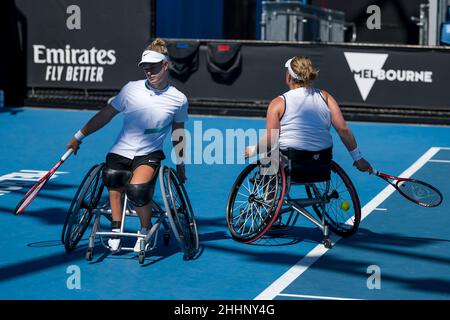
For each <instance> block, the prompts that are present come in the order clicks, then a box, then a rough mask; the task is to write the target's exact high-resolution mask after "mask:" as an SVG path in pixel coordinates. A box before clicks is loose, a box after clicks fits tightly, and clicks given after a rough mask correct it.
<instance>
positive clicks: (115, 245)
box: [108, 229, 121, 253]
mask: <svg viewBox="0 0 450 320" xmlns="http://www.w3.org/2000/svg"><path fill="white" fill-rule="evenodd" d="M112 232H117V233H119V232H120V229H112ZM108 246H109V250H111V252H113V253H116V252H119V251H120V248H121V245H120V238H109V239H108Z"/></svg>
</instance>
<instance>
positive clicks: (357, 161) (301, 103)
mask: <svg viewBox="0 0 450 320" xmlns="http://www.w3.org/2000/svg"><path fill="white" fill-rule="evenodd" d="M285 67H286V85H287V86H288V88H289V91H288V92H286V93H284V94H283V95H281V96H279V97H277V98H275V99H274V100H272V102H271V103H270V104H269V107H268V110H267V118H266V129H267V136H266V141H267V142H266V143H267V145H268V146H269V147H270V142H271V141H273V140H271V139H272V137H271V132H273V130H275V132H279V133H280V135H279V139H278V142H279V147H280V149H281V150H282V151H283V150H288V149H295V150H306V151H314V152H318V151H319V153H321V152H323V153H329V150H330V149H331V148H332V147H333V140H332V137H331V134H330V127H331V125H333V127H334V128H335V129H336V131H337V133H338V134H339V137H340V138H341V140H342V142H343V143H344V145H345V146H346V148H347V150H348V151H349V153H350V155H351V156H352V158H353V160H354V166H355V167H356V168H357V169H358V170H360V171H362V172H365V171H371V170H372V167H371V165H370V163H369V162H367V160H365V159H364V158H363V155H362V153H361V151H360V150H359V148H358V146H357V144H356V139H355V137H354V135H353V133H352V131H351V130H350V128H349V127H348V126H347V123H346V122H345V120H344V117H343V116H342V113H341V109H340V108H339V105H338V103H337V102H336V100H335V99H334V98H333V96H331V95H330V94H329V93H328V92H326V91H325V90H320V89H317V88H314V87H312V81H313V80H314V79H316V77H317V75H318V71H317V69H315V68H314V66H313V64H312V62H311V60H310V59H309V58H308V57H303V56H296V57H293V58H291V59H289V60H288V61H287V62H286V63H285ZM257 149H258V146H249V147H247V148H246V149H245V157H250V156H253V155H255V154H256V152H257Z"/></svg>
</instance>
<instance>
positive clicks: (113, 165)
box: [105, 150, 166, 172]
mask: <svg viewBox="0 0 450 320" xmlns="http://www.w3.org/2000/svg"><path fill="white" fill-rule="evenodd" d="M165 158H166V156H165V155H164V152H163V151H162V150H158V151H155V152H152V153H150V154H148V155H146V156H137V157H134V159H128V158H125V157H123V156H121V155H118V154H115V153H108V154H107V155H106V165H105V167H106V168H109V169H113V170H127V171H131V172H133V171H134V170H135V169H136V168H137V167H139V166H142V165H147V166H150V167H153V168H155V169H156V168H158V167H159V166H160V165H161V161H162V160H164V159H165Z"/></svg>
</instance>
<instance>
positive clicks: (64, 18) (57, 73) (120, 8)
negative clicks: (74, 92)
mask: <svg viewBox="0 0 450 320" xmlns="http://www.w3.org/2000/svg"><path fill="white" fill-rule="evenodd" d="M153 2H154V1H150V0H133V1H132V5H130V3H129V2H128V1H123V0H95V1H91V0H73V1H64V0H39V1H33V0H16V1H15V3H16V7H17V10H18V11H19V12H20V13H21V14H22V15H23V16H24V23H23V24H24V25H25V31H24V32H25V34H24V35H23V36H24V38H25V39H27V41H26V55H27V85H28V87H37V88H39V87H47V88H74V89H117V88H120V87H121V86H122V85H123V84H124V83H126V82H127V81H129V80H131V79H139V78H141V77H142V71H141V70H140V69H139V68H138V67H137V63H138V62H139V59H140V57H141V54H142V51H143V49H144V48H145V47H146V46H147V44H148V43H149V41H150V40H151V37H152V32H153V30H151V28H152V21H151V20H152V10H153V8H152V3H153ZM153 25H154V24H153Z"/></svg>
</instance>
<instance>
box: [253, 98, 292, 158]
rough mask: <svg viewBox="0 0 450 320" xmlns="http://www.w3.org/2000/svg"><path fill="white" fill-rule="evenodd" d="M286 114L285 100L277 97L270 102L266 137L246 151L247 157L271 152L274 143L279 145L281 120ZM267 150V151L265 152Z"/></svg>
mask: <svg viewBox="0 0 450 320" xmlns="http://www.w3.org/2000/svg"><path fill="white" fill-rule="evenodd" d="M283 112H284V100H283V98H281V97H277V98H275V99H273V100H272V102H270V104H269V107H268V108H267V115H266V135H265V136H264V137H262V138H261V139H260V140H259V142H258V144H257V145H256V146H251V147H247V148H246V149H245V157H246V158H248V157H251V156H253V155H254V153H255V152H260V151H262V152H265V151H269V150H271V149H272V148H273V147H274V146H273V145H272V144H273V143H278V138H279V134H280V118H281V116H282V115H283ZM261 149H262V150H261ZM264 149H266V150H264Z"/></svg>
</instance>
